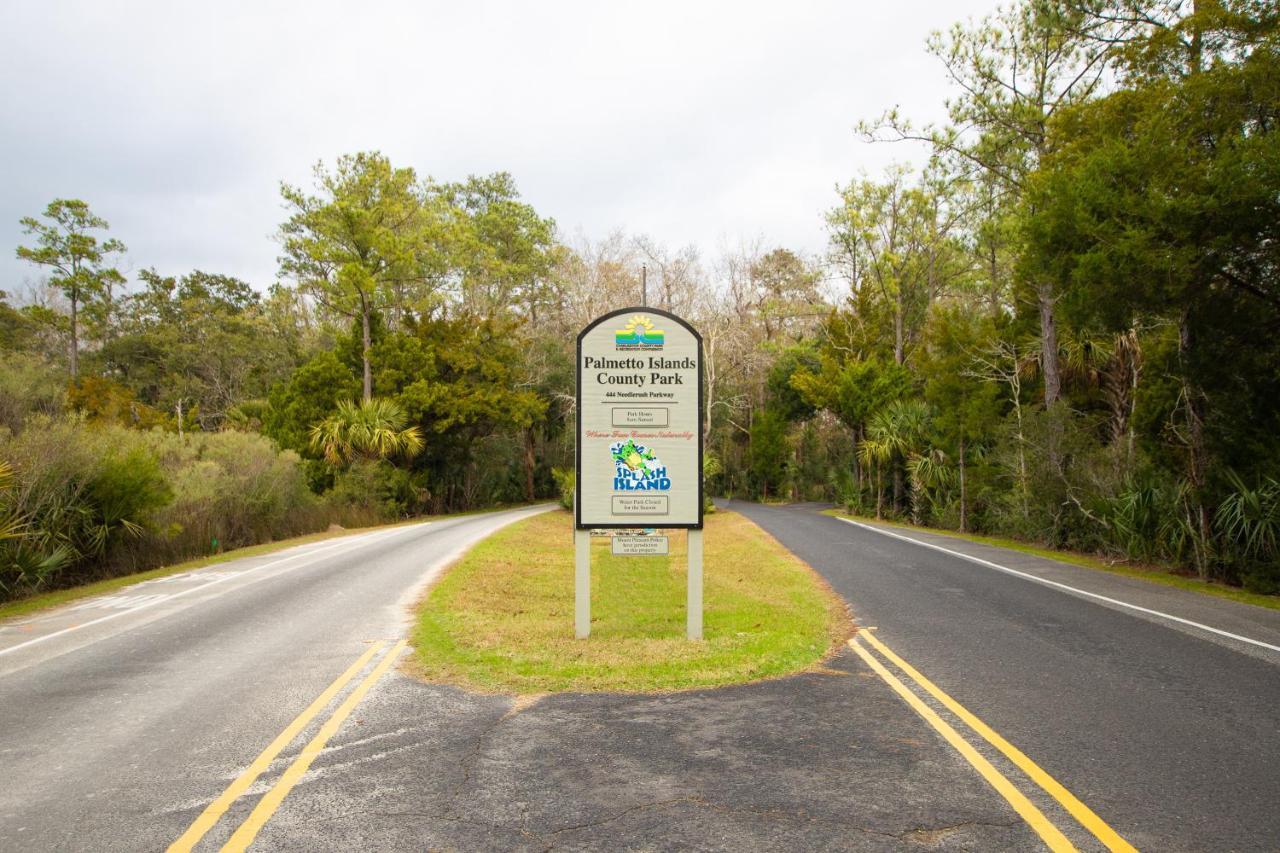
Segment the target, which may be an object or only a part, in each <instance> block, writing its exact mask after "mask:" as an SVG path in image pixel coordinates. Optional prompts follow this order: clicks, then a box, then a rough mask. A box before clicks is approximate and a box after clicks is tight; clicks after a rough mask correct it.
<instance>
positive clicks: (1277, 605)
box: [823, 509, 1280, 610]
mask: <svg viewBox="0 0 1280 853" xmlns="http://www.w3.org/2000/svg"><path fill="white" fill-rule="evenodd" d="M823 512H824V513H826V514H827V515H833V516H835V517H837V518H851V519H853V520H854V521H865V522H867V523H869V524H883V525H886V526H888V527H899V528H902V529H904V530H918V531H919V532H921V533H933V534H936V535H938V536H949V537H951V538H952V539H963V540H965V541H966V542H977V543H979V544H981V545H994V546H995V547H997V548H1008V549H1009V550H1011V551H1021V552H1022V553H1024V554H1033V555H1035V556H1037V557H1044V558H1045V559H1049V560H1057V561H1058V562H1060V563H1070V564H1072V565H1074V566H1083V567H1084V568H1086V569H1098V570H1099V571H1103V572H1110V573H1111V574H1113V575H1124V576H1125V577H1129V578H1140V579H1142V580H1144V581H1150V582H1152V583H1159V584H1164V585H1165V586H1176V587H1178V588H1179V589H1186V590H1190V591H1192V592H1198V593H1202V594H1204V595H1214V596H1217V597H1218V598H1227V599H1230V600H1232V601H1239V602H1241V603H1242V604H1253V605H1256V606H1257V607H1266V608H1268V609H1271V610H1280V596H1276V595H1263V594H1261V593H1257V592H1249V591H1248V590H1244V589H1240V588H1239V587H1235V586H1228V585H1226V584H1224V583H1217V582H1215V581H1202V580H1200V579H1199V578H1197V577H1193V576H1190V575H1185V574H1179V573H1177V572H1173V571H1170V570H1169V569H1167V568H1165V567H1162V566H1148V565H1142V564H1134V563H1128V564H1120V563H1112V562H1108V561H1107V560H1104V559H1102V558H1100V557H1097V556H1094V555H1092V554H1081V553H1080V552H1078V551H1055V550H1053V549H1052V548H1042V547H1039V546H1036V545H1029V544H1027V543H1026V542H1019V541H1018V540H1017V539H1002V538H1000V537H998V536H981V535H978V534H975V533H959V532H957V531H955V530H941V529H938V528H935V527H917V526H916V525H914V524H905V523H903V522H900V521H887V520H885V519H879V520H877V519H874V518H868V517H865V516H858V515H850V514H849V513H847V512H842V511H841V510H838V509H828V510H823Z"/></svg>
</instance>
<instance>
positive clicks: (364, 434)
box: [311, 400, 422, 467]
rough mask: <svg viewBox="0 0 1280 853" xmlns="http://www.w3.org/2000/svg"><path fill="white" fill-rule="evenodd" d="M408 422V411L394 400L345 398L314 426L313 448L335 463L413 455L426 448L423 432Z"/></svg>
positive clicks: (410, 456) (330, 462) (328, 460)
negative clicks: (407, 423)
mask: <svg viewBox="0 0 1280 853" xmlns="http://www.w3.org/2000/svg"><path fill="white" fill-rule="evenodd" d="M406 422H407V418H406V417H405V414H404V411H403V410H402V409H401V408H400V407H399V406H397V405H396V404H395V403H393V402H392V401H390V400H361V401H360V402H359V403H354V402H352V401H350V400H342V401H340V402H339V403H338V409H337V411H336V412H334V413H333V414H331V415H329V416H328V417H327V418H325V419H324V420H322V421H320V422H319V423H318V424H316V425H315V426H313V427H312V428H311V448H312V449H313V450H318V451H320V452H321V453H322V454H323V455H324V458H325V461H326V462H328V463H329V464H330V465H333V466H334V467H338V466H342V465H349V464H351V463H352V462H353V461H355V460H356V459H366V460H370V461H378V460H382V459H389V458H391V457H393V456H404V457H407V458H413V457H414V456H416V455H417V454H418V452H419V451H421V450H422V432H421V431H420V430H419V429H418V428H417V427H416V426H406V425H405V424H406Z"/></svg>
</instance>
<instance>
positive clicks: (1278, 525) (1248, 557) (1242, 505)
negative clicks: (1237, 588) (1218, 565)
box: [1214, 473, 1280, 594]
mask: <svg viewBox="0 0 1280 853" xmlns="http://www.w3.org/2000/svg"><path fill="white" fill-rule="evenodd" d="M1228 479H1229V481H1230V483H1231V491H1230V492H1229V493H1228V494H1227V497H1226V498H1225V499H1224V500H1223V501H1222V503H1221V504H1219V505H1218V512H1217V515H1216V517H1215V519H1214V521H1215V523H1216V525H1217V527H1218V530H1219V531H1220V532H1221V534H1222V536H1223V539H1224V540H1225V542H1226V554H1225V555H1224V556H1225V557H1226V559H1227V561H1228V562H1229V563H1230V564H1231V565H1232V566H1233V567H1234V568H1235V569H1236V570H1237V571H1239V572H1240V574H1241V579H1242V580H1243V582H1244V587H1245V589H1248V590H1250V591H1251V592H1262V593H1269V594H1274V593H1280V481H1278V480H1276V479H1275V478H1273V477H1267V478H1265V479H1264V480H1263V481H1262V482H1261V483H1260V484H1259V485H1257V486H1249V485H1247V484H1246V483H1245V482H1244V481H1243V480H1241V479H1240V477H1239V476H1238V475H1236V474H1235V473H1231V474H1229V475H1228Z"/></svg>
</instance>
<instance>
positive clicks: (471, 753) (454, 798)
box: [445, 710, 510, 816]
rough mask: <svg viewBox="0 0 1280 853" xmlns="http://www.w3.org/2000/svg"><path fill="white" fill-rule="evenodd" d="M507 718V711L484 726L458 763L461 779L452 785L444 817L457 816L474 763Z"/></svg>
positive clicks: (508, 713)
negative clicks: (459, 801)
mask: <svg viewBox="0 0 1280 853" xmlns="http://www.w3.org/2000/svg"><path fill="white" fill-rule="evenodd" d="M509 716H510V711H509V710H508V712H507V713H504V714H502V715H500V716H498V717H496V718H495V719H494V720H493V722H491V723H490V724H489V725H487V726H485V727H484V729H483V730H482V731H481V732H480V733H479V734H477V735H476V738H475V742H474V743H473V744H472V746H471V749H470V750H468V752H467V754H466V755H465V756H464V757H463V758H462V760H461V761H459V762H458V765H459V767H461V769H462V779H461V780H459V782H458V784H456V785H454V786H453V790H452V791H450V792H449V799H448V805H447V806H446V808H445V814H446V815H455V816H456V815H457V814H458V809H457V802H458V798H459V797H460V796H462V794H463V792H464V791H466V790H467V788H468V787H469V786H470V785H471V777H472V773H473V771H474V766H475V763H476V762H477V761H478V760H479V759H480V756H481V754H482V753H483V752H484V747H485V743H486V741H488V740H489V737H490V735H492V734H493V732H494V731H495V730H496V729H497V728H498V727H499V726H501V725H502V724H503V723H504V722H506V721H507V719H508V717H509Z"/></svg>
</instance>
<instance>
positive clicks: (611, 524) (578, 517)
mask: <svg viewBox="0 0 1280 853" xmlns="http://www.w3.org/2000/svg"><path fill="white" fill-rule="evenodd" d="M637 314H641V315H652V316H654V317H658V318H661V319H662V322H663V323H665V324H673V325H675V326H678V327H680V328H681V329H683V330H684V331H686V332H688V333H689V334H690V335H692V336H693V339H694V341H695V342H696V344H697V365H696V366H695V368H694V372H695V373H696V375H697V383H696V391H695V392H694V395H690V396H692V399H691V400H688V401H686V400H680V401H679V402H680V403H685V402H691V403H692V404H693V405H694V406H695V408H696V409H697V417H696V418H695V419H694V420H695V423H696V427H695V431H696V433H697V435H696V439H695V440H696V441H697V462H696V469H697V470H695V471H692V472H681V473H682V475H683V476H684V477H690V476H691V477H692V478H693V479H694V481H695V482H696V483H697V496H696V502H697V506H696V508H695V512H694V514H693V515H692V516H689V517H686V518H681V519H679V520H675V521H673V520H671V519H667V518H662V517H661V515H660V514H656V513H655V514H649V515H637V516H636V517H635V518H634V519H625V518H624V519H622V520H618V519H619V517H620V514H618V513H610V514H611V515H612V516H613V519H614V520H613V521H608V522H601V521H598V520H588V521H585V522H584V521H583V506H584V503H587V502H586V501H584V500H583V495H584V494H591V492H590V491H589V489H590V488H591V486H590V485H588V484H587V483H586V482H585V478H584V477H583V475H582V451H583V445H584V444H585V443H586V442H585V440H584V439H585V436H584V434H583V424H582V415H583V396H582V391H583V374H584V373H585V372H586V371H587V368H586V367H584V365H583V351H582V342H583V339H584V338H586V336H587V335H588V334H590V333H591V332H593V331H594V330H595V329H597V328H598V327H599V326H600V325H601V324H603V323H607V322H609V321H611V320H615V321H616V320H617V319H618V318H625V317H627V315H637ZM576 349H577V356H576V357H577V364H576V366H575V371H574V372H575V376H576V392H577V406H576V415H577V417H576V427H575V438H576V441H575V444H576V448H575V456H574V471H575V475H576V485H577V490H578V500H577V501H575V506H574V526H575V527H576V528H577V529H578V530H596V529H599V530H628V529H634V528H637V527H663V528H667V529H678V530H701V529H702V526H703V517H704V514H705V503H706V496H705V494H704V489H703V482H702V466H703V459H704V454H705V449H704V447H703V432H704V419H705V417H706V411H705V409H704V407H703V393H704V390H703V382H704V378H703V346H702V335H701V334H699V333H698V330H697V329H695V328H694V327H693V326H691V325H690V324H689V323H687V322H686V321H685V320H684V319H683V318H681V317H678V316H677V315H675V314H672V313H671V312H669V311H662V310H660V309H657V308H646V307H644V306H632V307H629V308H620V309H618V310H617V311H610V312H609V313H608V314H604V315H601V316H599V317H597V318H596V319H594V320H592V321H591V322H590V323H588V324H587V325H586V327H585V328H583V330H582V331H581V332H579V333H578V340H577V348H576ZM602 406H604V407H606V408H608V409H610V412H609V419H610V424H611V425H614V426H616V424H613V421H614V412H613V411H612V409H618V408H621V409H625V408H641V407H642V404H638V403H637V404H631V405H628V404H626V403H624V402H611V403H604V404H602ZM643 407H644V408H647V409H651V410H653V411H659V410H665V411H664V415H665V421H664V423H663V425H661V426H659V425H657V424H655V425H654V428H657V429H661V428H664V427H666V426H669V425H670V423H671V412H670V408H669V404H666V403H664V402H661V401H659V402H657V403H656V404H655V405H652V406H647V405H645V406H643ZM614 497H615V494H614V493H613V492H609V500H610V506H612V505H613V498H614ZM654 497H658V496H657V495H655V496H654Z"/></svg>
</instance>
